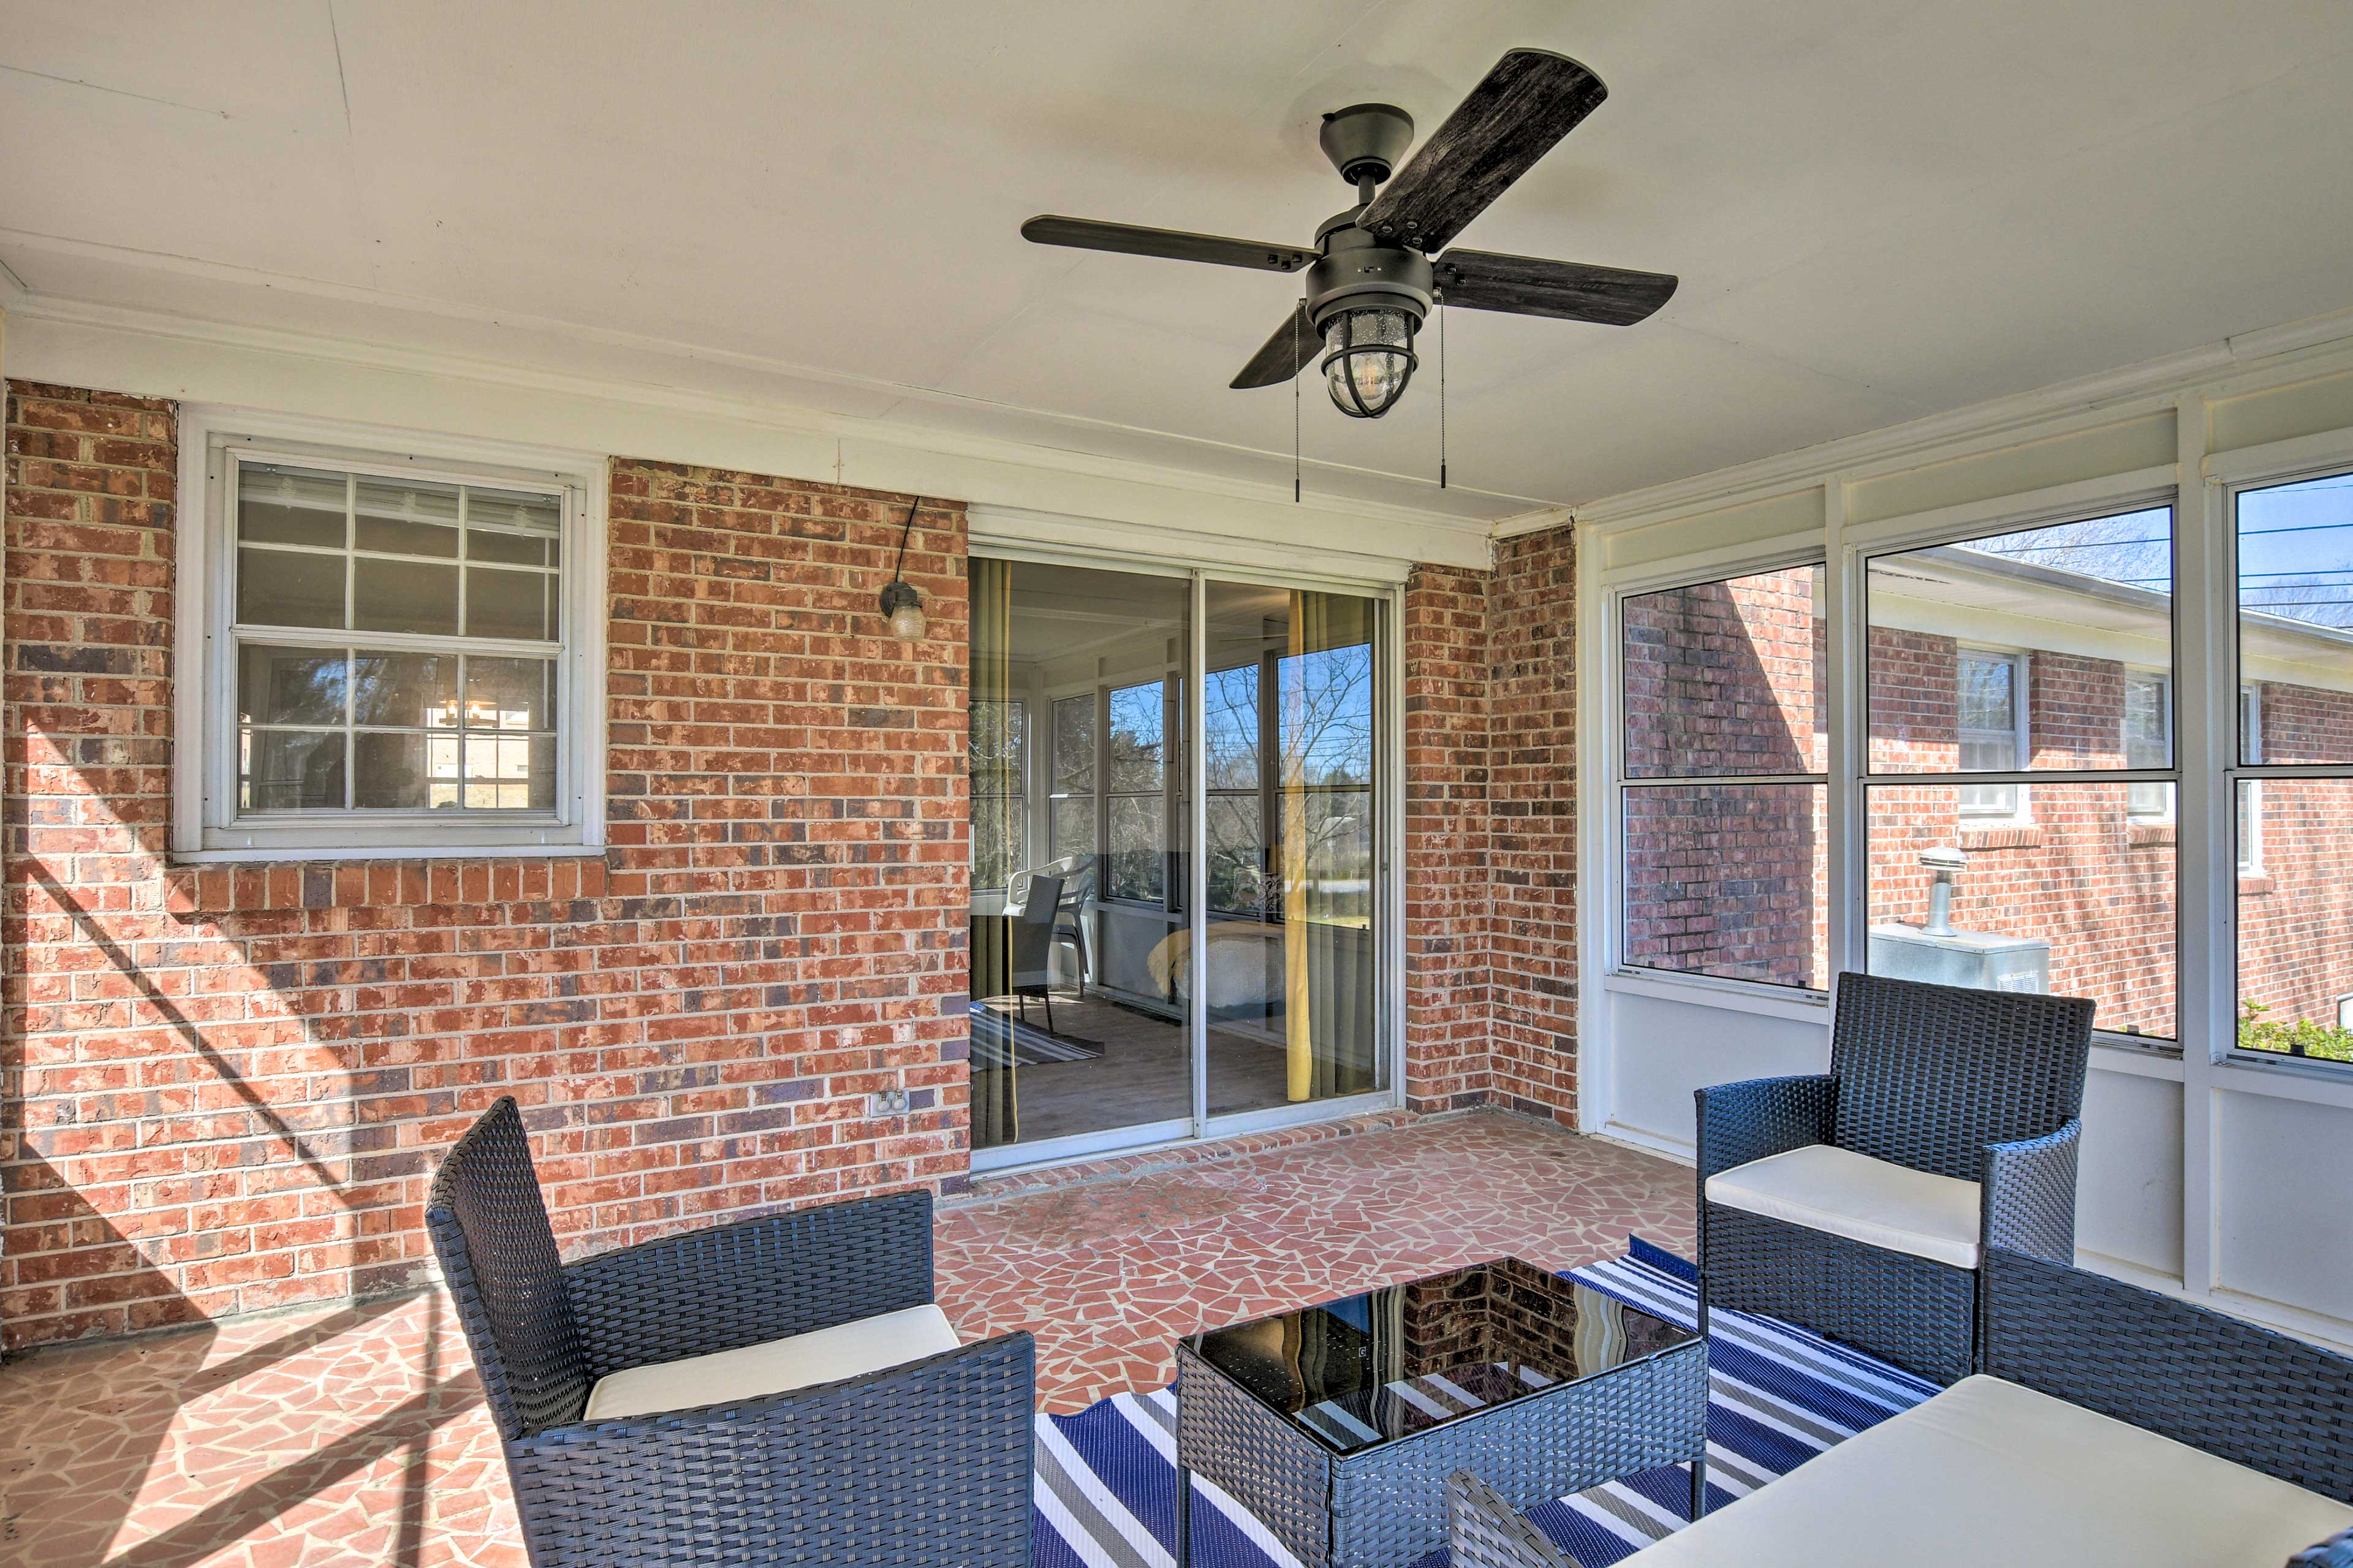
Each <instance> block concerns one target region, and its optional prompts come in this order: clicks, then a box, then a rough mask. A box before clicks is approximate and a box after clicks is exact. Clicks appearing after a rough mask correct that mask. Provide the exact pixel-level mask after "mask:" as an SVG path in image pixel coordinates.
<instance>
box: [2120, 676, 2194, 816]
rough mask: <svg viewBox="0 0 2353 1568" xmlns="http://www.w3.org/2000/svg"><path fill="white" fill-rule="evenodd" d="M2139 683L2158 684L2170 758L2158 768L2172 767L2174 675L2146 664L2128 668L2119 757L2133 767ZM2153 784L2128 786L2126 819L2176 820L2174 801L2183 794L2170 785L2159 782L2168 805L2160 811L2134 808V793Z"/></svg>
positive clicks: (2161, 796)
mask: <svg viewBox="0 0 2353 1568" xmlns="http://www.w3.org/2000/svg"><path fill="white" fill-rule="evenodd" d="M2136 680H2154V681H2156V682H2157V711H2158V721H2159V722H2160V723H2162V724H2163V726H2164V739H2165V756H2166V761H2165V762H2164V763H2159V764H2158V765H2159V766H2161V767H2170V766H2171V765H2172V763H2173V672H2172V671H2171V670H2166V669H2154V668H2148V667H2147V666H2145V665H2126V667H2125V710H2124V713H2123V716H2122V717H2121V718H2119V719H2118V720H2117V725H2118V730H2119V733H2118V739H2117V745H2116V752H2117V754H2118V755H2120V756H2122V757H2123V758H2124V760H2125V765H2126V767H2130V766H2132V765H2133V764H2132V683H2133V682H2134V681H2136ZM2149 782H2150V781H2147V780H2137V781H2135V782H2133V783H2130V784H2126V786H2125V818H2126V821H2129V822H2148V823H2162V822H2171V821H2172V820H2173V814H2174V801H2175V797H2176V795H2178V793H2179V792H2178V791H2176V790H2175V789H2174V788H2173V787H2172V786H2171V785H2170V784H2163V783H2158V784H2156V785H2155V787H2156V789H2157V792H2158V798H2160V799H2162V800H2163V801H2164V802H2165V805H2162V806H2160V807H2159V808H2158V809H2157V810H2155V811H2146V810H2141V809H2137V808H2136V807H2135V806H2134V805H2133V803H2132V792H2133V791H2134V790H2135V789H2137V788H2139V787H2140V786H2141V785H2142V784H2147V783H2149Z"/></svg>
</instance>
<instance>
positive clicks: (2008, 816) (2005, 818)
mask: <svg viewBox="0 0 2353 1568" xmlns="http://www.w3.org/2000/svg"><path fill="white" fill-rule="evenodd" d="M1972 658H1974V659H1979V660H1983V661H1985V662H1987V663H1994V662H1997V661H1999V662H2000V663H2003V664H2007V665H2009V666H2010V728H2011V734H2010V766H2009V767H2007V768H1995V769H1989V770H1986V771H1989V772H1993V773H2024V772H2026V770H2027V769H2028V768H2029V767H2030V766H2031V765H2032V763H2033V761H2034V742H2033V734H2034V727H2033V721H2032V719H2031V709H2032V706H2033V698H2032V696H2031V688H2030V686H2029V684H2028V681H2029V678H2030V677H2031V675H2032V674H2033V668H2032V666H2031V663H2030V660H2029V656H2028V655H2027V654H2026V652H2025V651H2024V650H2022V649H2020V648H2010V647H1985V646H1982V645H1980V644H1977V643H1960V644H1957V645H1956V647H1955V648H1954V651H1953V693H1954V709H1953V748H1954V756H1953V761H1954V764H1955V766H1954V772H1953V779H1954V787H1955V790H1956V792H1959V791H1964V790H1969V789H2007V790H2008V791H2010V804H2009V805H1968V803H1967V801H1966V800H1963V801H1961V802H1960V803H1959V804H1958V805H1957V808H1956V809H1957V812H1958V815H1959V816H1960V818H1961V820H1962V821H1963V822H1964V823H1966V824H1968V825H1970V826H1977V827H2005V826H2009V827H2023V826H2029V825H2031V823H2032V822H2033V821H2034V807H2033V804H2032V802H2031V798H2030V796H2029V792H2028V790H2027V786H2026V785H2024V784H1971V783H1969V776H1970V775H1969V773H1967V772H1964V771H1963V770H1962V769H1961V768H1960V766H1959V763H1960V747H1961V744H1962V743H1963V742H1965V741H1967V740H1968V737H1969V735H1970V734H1990V733H1993V731H1983V730H1980V731H1964V730H1963V729H1962V728H1961V723H1960V705H1959V703H1960V689H1961V679H1960V673H1961V664H1962V661H1964V660H1966V659H1972Z"/></svg>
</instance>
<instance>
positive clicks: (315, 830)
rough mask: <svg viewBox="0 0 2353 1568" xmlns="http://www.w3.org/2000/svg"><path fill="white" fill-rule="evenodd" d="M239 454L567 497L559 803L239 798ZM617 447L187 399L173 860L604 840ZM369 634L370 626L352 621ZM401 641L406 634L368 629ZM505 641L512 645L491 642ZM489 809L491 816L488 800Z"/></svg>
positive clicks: (532, 848)
mask: <svg viewBox="0 0 2353 1568" xmlns="http://www.w3.org/2000/svg"><path fill="white" fill-rule="evenodd" d="M240 462H245V463H252V462H281V463H288V464H292V465H296V466H301V467H311V468H331V469H336V470H339V471H343V472H347V473H357V474H362V475H373V476H377V477H385V478H393V479H416V480H433V481H438V482H442V483H454V484H472V485H479V486H485V487H495V488H499V489H532V490H539V491H543V492H546V493H552V494H554V495H556V496H557V497H559V499H560V503H561V505H562V508H563V518H564V522H563V530H564V531H563V545H564V549H563V563H564V564H563V578H562V595H563V625H562V632H563V635H562V637H561V638H560V639H559V640H560V645H561V647H562V654H561V656H560V658H558V660H557V680H556V686H557V692H556V703H557V708H556V711H557V742H556V802H555V807H554V810H553V811H552V812H546V813H515V814H513V815H512V816H506V815H504V814H501V816H499V817H497V818H495V819H491V820H482V819H480V818H477V819H474V820H467V821H453V820H451V819H450V816H449V814H447V813H441V814H436V813H432V812H429V811H418V812H416V813H413V814H410V813H389V812H367V813H354V812H317V813H309V812H306V813H301V814H293V813H284V814H275V815H268V816H261V815H255V814H239V813H238V812H237V809H236V805H235V796H236V789H235V779H236V769H235V758H236V750H237V700H236V680H237V671H236V669H235V668H234V659H233V658H232V657H231V648H232V647H233V638H232V637H231V635H230V626H231V624H232V623H231V620H230V618H229V617H230V616H232V615H233V614H234V608H235V594H234V589H235V584H236V576H235V573H236V564H237V563H236V553H237V551H236V538H235V535H236V518H235V474H236V468H237V465H238V464H239V463H240ZM606 474H607V469H606V460H605V458H603V457H602V456H601V455H597V454H594V453H586V452H577V451H569V450H564V449H560V448H550V447H524V446H519V445H514V444H512V443H502V442H491V441H482V440H476V439H472V438H469V437H439V436H437V437H418V436H417V435H415V434H413V433H409V432H402V431H394V430H387V429H384V428H381V427H377V426H360V425H354V424H349V423H345V422H341V421H334V420H327V419H321V418H315V417H311V416H301V415H288V414H278V413H270V412H266V411H260V410H252V409H240V408H228V407H217V406H204V405H186V406H184V407H183V409H182V411H181V416H180V495H181V497H182V507H183V513H182V517H181V523H182V526H181V528H180V529H179V531H178V537H177V542H176V551H175V561H174V564H175V568H176V573H175V583H174V589H175V606H174V610H175V615H176V617H177V620H176V625H175V627H174V653H175V663H174V668H175V670H176V672H177V679H176V683H175V688H174V717H173V738H174V746H173V779H172V792H173V803H172V804H173V810H172V825H171V834H170V845H171V853H172V858H174V860H178V861H183V862H194V863H198V864H202V863H206V862H212V861H258V860H374V859H437V858H441V859H446V858H458V857H484V856H498V857H510V858H512V857H526V856H558V855H577V854H582V853H586V852H593V851H595V850H596V848H598V847H601V846H602V845H603V844H604V842H605V649H606V623H607V616H608V615H609V606H608V605H607V598H606V548H605V542H606V505H607V479H606ZM353 636H355V637H357V636H360V634H353ZM361 640H364V641H365V642H367V643H369V644H370V645H371V646H375V645H377V644H379V643H380V644H382V645H383V646H385V647H398V646H400V644H401V642H402V640H403V638H402V635H401V634H397V633H391V634H384V633H368V634H365V635H364V637H362V638H361ZM487 651H498V645H496V644H491V645H487ZM485 815H487V814H485Z"/></svg>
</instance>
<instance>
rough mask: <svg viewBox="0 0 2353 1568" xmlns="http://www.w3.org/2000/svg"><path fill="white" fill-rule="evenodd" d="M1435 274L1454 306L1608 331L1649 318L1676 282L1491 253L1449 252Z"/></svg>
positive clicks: (1648, 274) (1434, 268) (1656, 275)
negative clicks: (1590, 324)
mask: <svg viewBox="0 0 2353 1568" xmlns="http://www.w3.org/2000/svg"><path fill="white" fill-rule="evenodd" d="M1430 273H1431V275H1432V277H1433V279H1435V281H1436V282H1437V284H1438V289H1439V292H1440V294H1441V295H1442V296H1444V298H1445V300H1446V302H1447V303H1448V304H1450V305H1468V306H1470V307H1471V308H1472V310H1509V311H1511V312H1512V313H1514V315H1520V316H1551V317H1553V318H1555V319H1556V320H1558V321H1599V322H1600V323H1601V324H1602V325H1604V326H1609V327H1630V326H1632V325H1633V324H1634V323H1635V322H1637V321H1641V320H1643V319H1644V318H1645V317H1647V316H1649V315H1650V314H1651V312H1652V311H1654V310H1657V309H1658V308H1659V307H1660V306H1662V305H1663V304H1665V303H1666V302H1667V301H1668V300H1672V299H1673V298H1674V295H1675V284H1676V281H1677V279H1675V278H1674V277H1672V275H1671V274H1668V273H1664V272H1630V271H1628V270H1627V269H1626V268H1622V267H1594V266H1589V265H1588V264H1587V263H1585V262H1582V261H1545V260H1541V259H1539V258H1536V257H1533V256H1498V255H1496V254H1495V253H1494V252H1493V251H1492V250H1450V251H1448V252H1447V253H1446V254H1445V255H1443V256H1441V257H1440V258H1438V259H1436V260H1435V261H1432V262H1431V263H1430Z"/></svg>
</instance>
